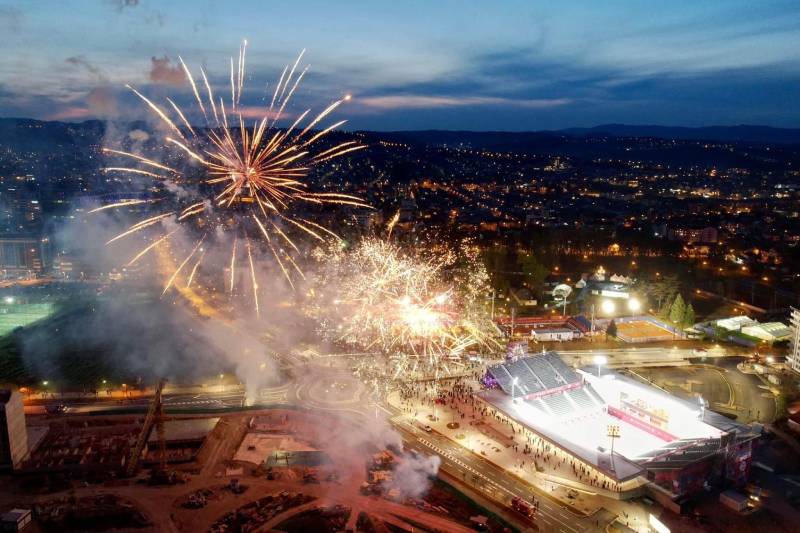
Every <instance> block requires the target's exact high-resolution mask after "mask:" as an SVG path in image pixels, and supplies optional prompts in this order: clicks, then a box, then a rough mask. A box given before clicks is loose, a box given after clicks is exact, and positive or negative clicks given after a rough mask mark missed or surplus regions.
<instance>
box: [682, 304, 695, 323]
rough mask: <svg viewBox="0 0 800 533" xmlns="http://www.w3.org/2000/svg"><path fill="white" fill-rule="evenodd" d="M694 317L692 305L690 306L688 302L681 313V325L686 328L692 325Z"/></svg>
mask: <svg viewBox="0 0 800 533" xmlns="http://www.w3.org/2000/svg"><path fill="white" fill-rule="evenodd" d="M695 319H696V317H695V314H694V307H692V304H689V305H687V306H686V311H684V313H683V327H685V328H688V327H691V326H693V325H694V321H695Z"/></svg>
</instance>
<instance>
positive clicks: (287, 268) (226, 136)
mask: <svg viewBox="0 0 800 533" xmlns="http://www.w3.org/2000/svg"><path fill="white" fill-rule="evenodd" d="M246 46H247V42H246V41H245V42H243V44H242V46H241V47H240V49H239V55H238V60H237V61H234V59H233V58H231V70H230V95H229V96H226V97H225V98H223V97H217V96H216V95H215V94H214V91H213V90H212V87H211V84H210V83H209V80H208V76H207V75H206V72H205V71H204V70H203V69H200V79H201V80H202V84H203V86H204V88H205V93H206V94H205V95H204V96H201V90H200V89H199V88H198V82H197V81H196V80H195V77H194V76H193V74H192V72H191V70H190V69H189V67H188V66H187V65H186V63H185V62H184V61H183V59H182V58H180V63H181V66H182V68H183V71H184V73H185V75H186V79H187V81H188V84H189V86H190V88H191V92H192V95H193V97H194V102H195V103H196V105H197V109H196V110H195V112H196V114H197V116H200V115H202V117H203V119H204V120H205V127H203V128H199V127H197V126H192V124H191V123H190V122H189V120H188V119H187V115H186V113H184V111H183V110H182V109H181V108H180V107H179V106H178V105H177V104H176V103H175V102H174V101H173V100H171V99H170V98H167V99H166V101H167V104H168V107H167V106H160V105H158V104H157V103H155V102H153V101H152V100H150V99H149V98H147V97H146V96H145V95H144V94H142V93H140V92H139V91H138V90H136V89H135V88H133V87H131V86H128V88H129V89H130V90H131V91H133V93H134V94H136V95H137V96H138V97H139V98H140V99H141V100H142V101H143V102H144V103H145V104H146V106H147V107H148V108H149V109H150V110H151V111H152V112H153V113H154V114H155V115H156V116H157V117H158V118H159V120H160V121H161V122H162V123H163V124H164V125H165V126H166V128H167V129H168V131H169V134H168V135H167V136H166V137H165V139H164V146H163V147H162V148H163V149H165V150H166V152H168V153H169V154H174V156H175V159H176V160H177V162H178V164H174V163H173V160H172V159H170V160H169V164H168V163H167V162H164V161H159V160H156V159H155V158H150V157H145V156H144V155H140V154H135V153H131V152H125V151H121V150H110V149H106V150H104V151H105V152H106V153H107V154H108V155H109V156H113V157H116V158H118V159H121V160H124V161H126V162H127V163H128V164H127V165H120V166H108V167H106V168H105V169H104V171H105V172H107V173H127V174H135V175H139V176H145V177H147V178H152V179H154V180H156V181H157V182H160V183H164V184H166V183H169V184H172V185H177V186H178V187H180V188H182V189H184V190H190V191H191V192H190V194H188V198H187V199H185V200H179V201H178V205H177V206H176V203H175V201H163V205H165V206H167V207H166V208H165V210H164V211H163V212H161V213H160V214H158V215H155V216H150V217H148V218H145V219H144V220H141V221H139V222H137V223H135V224H133V225H132V226H131V227H129V228H127V229H126V230H125V231H123V232H122V233H120V234H119V235H117V236H115V237H113V238H112V239H110V240H109V241H108V243H107V244H111V243H113V242H115V241H117V240H119V239H122V238H125V237H128V236H130V235H133V234H136V233H138V232H140V231H143V230H145V229H147V228H153V227H155V226H159V227H161V226H162V225H164V224H169V223H171V222H172V223H177V224H179V225H184V226H191V228H192V232H191V233H192V234H194V235H196V236H197V235H200V236H199V237H195V238H193V244H191V245H190V246H189V249H190V252H189V253H188V255H186V256H185V258H183V259H182V260H181V261H180V262H179V264H178V266H177V268H176V269H175V270H174V272H172V273H171V275H170V276H169V277H168V280H167V282H166V284H165V286H164V292H165V293H166V292H167V291H168V290H169V289H170V287H172V286H174V284H175V283H176V281H177V280H178V278H179V277H180V276H181V275H184V277H186V279H187V281H186V286H187V287H188V286H191V284H192V282H193V281H194V279H195V278H196V274H197V273H198V270H200V271H202V270H203V267H204V264H203V260H204V258H206V257H209V254H207V253H206V252H207V250H208V248H209V247H211V246H222V247H227V249H228V250H229V251H230V252H229V253H230V279H229V280H226V283H225V284H226V285H229V287H230V291H231V292H233V289H234V286H235V281H236V278H235V269H236V264H237V260H238V254H240V253H242V252H243V251H244V252H246V258H245V259H244V260H243V264H246V268H249V270H250V276H249V278H250V284H251V285H252V294H253V297H252V300H253V302H254V308H255V310H256V313H257V314H258V312H259V307H258V284H257V281H256V269H255V265H254V260H253V255H254V253H256V251H257V250H256V248H257V245H256V241H255V240H254V237H255V236H258V237H259V239H258V243H259V244H260V245H261V246H263V248H265V249H266V250H268V253H269V254H271V255H272V257H274V259H275V262H276V263H277V265H278V267H279V268H280V270H281V272H283V274H284V276H285V277H286V279H287V280H288V282H289V283H290V284H292V286H293V282H292V274H291V272H292V271H294V272H295V273H296V274H297V275H299V276H303V273H302V271H301V269H300V268H299V266H298V265H297V262H296V261H295V259H294V258H293V257H292V255H293V254H296V253H298V252H299V247H298V246H297V244H296V243H295V240H294V239H293V234H302V235H305V236H309V237H311V238H312V239H314V240H316V241H319V242H323V243H324V242H328V241H329V240H330V239H331V238H337V237H336V234H335V233H334V232H332V231H331V230H329V229H328V228H326V227H324V226H323V225H321V224H319V223H317V222H314V221H312V220H309V217H308V216H307V215H302V214H300V211H301V210H299V209H297V206H298V205H303V204H304V205H306V206H308V207H313V206H320V205H325V204H338V205H346V206H355V207H369V206H367V205H366V204H365V203H363V202H362V201H361V200H360V199H359V198H357V197H355V196H351V195H348V194H341V193H328V192H314V191H312V190H310V189H309V186H308V183H307V182H306V181H304V179H305V178H306V177H307V175H308V172H309V171H310V170H311V168H312V167H314V166H315V165H319V164H321V163H324V162H326V161H329V160H331V159H334V158H336V157H339V156H342V155H344V154H347V153H351V152H354V151H356V150H360V149H362V148H364V146H363V145H361V144H359V143H358V142H357V141H353V140H350V141H345V142H341V143H338V144H334V145H332V146H331V145H327V144H326V145H324V146H323V147H322V148H318V146H320V144H321V143H320V141H321V140H322V139H323V138H325V137H326V136H327V135H328V134H329V133H330V132H331V131H333V130H335V129H337V128H339V127H341V126H342V125H343V124H344V123H345V122H346V121H344V120H342V121H339V122H335V123H333V124H330V125H327V126H324V127H320V123H321V122H322V121H324V120H325V119H326V118H327V117H328V116H329V115H330V114H331V113H333V111H335V110H336V109H337V108H338V107H339V106H340V105H341V104H342V103H344V102H345V101H347V100H349V99H350V96H349V95H347V96H344V97H343V98H341V99H339V100H336V101H335V102H333V103H332V104H330V105H329V106H328V107H326V108H325V109H324V110H323V111H322V112H321V113H319V114H317V115H316V116H313V115H310V110H306V111H304V112H303V113H300V114H299V115H298V116H297V117H296V119H295V120H294V122H293V123H291V125H289V126H288V127H286V128H278V127H277V124H278V122H279V121H280V120H281V119H282V118H284V115H285V113H286V109H287V104H288V103H289V101H290V100H291V98H292V95H294V93H295V91H296V90H297V87H298V85H299V84H300V81H301V80H302V79H303V77H304V75H305V73H306V71H307V69H308V67H305V68H304V69H302V70H300V69H299V68H298V67H299V65H300V63H301V60H302V58H303V55H304V52H305V51H303V52H301V53H300V55H299V56H298V58H297V60H296V61H295V62H294V64H293V65H292V66H291V67H289V66H288V65H287V66H286V68H284V70H283V72H282V74H281V76H280V78H279V80H278V83H277V85H276V86H275V88H274V90H273V91H272V97H271V100H270V102H269V105H268V106H267V105H265V106H264V107H263V108H262V109H261V111H260V112H259V115H260V118H258V119H256V120H254V121H253V123H252V124H248V123H246V116H250V115H251V113H252V108H247V109H245V108H243V107H242V105H241V97H242V93H243V90H244V83H245V78H246V72H245V58H246ZM226 100H227V104H226ZM310 116H313V118H311V119H310V120H306V119H307V117H310ZM184 169H185V170H184ZM159 200H166V198H165V199H155V200H126V201H123V202H119V203H116V204H111V205H106V206H102V207H100V208H98V209H96V210H95V211H101V210H105V209H113V208H119V207H127V206H131V205H137V204H144V203H150V202H154V201H159ZM173 200H174V199H173ZM172 225H173V226H174V224H172ZM187 229H188V228H187ZM173 235H175V230H173V231H169V232H165V233H163V234H162V235H160V236H156V237H155V238H154V240H153V242H152V243H150V244H148V245H147V246H146V247H144V248H143V249H142V250H141V251H139V252H138V253H136V254H135V256H134V257H133V259H132V260H131V261H130V262H129V263H128V264H129V265H130V264H132V263H135V262H136V261H138V260H139V259H141V258H142V257H144V256H145V255H146V254H147V253H148V252H149V251H150V250H152V249H153V248H155V247H156V246H158V245H160V244H167V243H169V241H170V239H171V238H172V237H173ZM239 241H242V242H243V243H244V246H241V245H240V243H239ZM237 245H238V246H237ZM184 270H186V271H188V272H189V273H188V276H186V275H185V273H184ZM227 281H229V283H227Z"/></svg>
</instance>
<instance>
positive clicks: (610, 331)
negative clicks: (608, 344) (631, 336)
mask: <svg viewBox="0 0 800 533" xmlns="http://www.w3.org/2000/svg"><path fill="white" fill-rule="evenodd" d="M606 337H613V338H616V337H617V324H616V323H615V322H614V319H613V318H612V319H611V322H609V323H608V326H606Z"/></svg>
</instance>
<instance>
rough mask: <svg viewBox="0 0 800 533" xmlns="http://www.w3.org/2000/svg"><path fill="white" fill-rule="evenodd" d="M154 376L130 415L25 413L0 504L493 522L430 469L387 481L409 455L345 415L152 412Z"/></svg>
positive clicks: (47, 520) (250, 521)
mask: <svg viewBox="0 0 800 533" xmlns="http://www.w3.org/2000/svg"><path fill="white" fill-rule="evenodd" d="M163 386H164V384H163V382H162V383H161V384H160V385H159V386H158V388H157V390H156V393H155V394H154V396H153V398H152V400H151V401H150V402H149V405H147V410H146V412H144V413H141V412H140V413H138V414H103V415H75V416H71V415H69V414H47V415H42V416H32V417H29V419H28V420H27V426H28V433H29V435H30V437H31V439H30V440H31V444H30V449H29V454H28V456H27V458H26V459H25V460H24V461H23V462H22V463H21V464H20V465H19V467H18V468H15V469H14V471H13V473H12V474H9V475H7V476H5V475H4V476H3V477H2V482H3V483H4V485H6V486H11V487H13V488H12V490H8V491H2V494H0V510H3V511H5V510H7V509H8V510H11V509H14V510H26V511H27V510H29V511H30V516H31V517H32V522H31V526H30V527H29V528H27V527H26V530H30V531H37V530H38V531H86V530H92V531H106V530H119V529H125V530H134V529H135V530H141V531H219V532H222V531H253V530H265V531H287V532H291V531H320V532H325V531H331V532H333V531H376V532H379V531H409V532H410V531H455V532H458V531H474V530H475V526H476V524H478V523H479V524H482V527H485V528H486V529H485V530H490V531H503V530H504V527H505V526H504V525H503V524H501V523H500V522H498V521H497V520H496V519H494V518H490V517H487V516H484V515H483V514H482V512H481V509H478V508H475V507H473V506H470V505H469V504H468V503H466V502H469V500H466V499H463V498H461V499H459V498H456V497H455V496H454V495H453V492H452V491H448V490H446V489H445V488H443V486H442V484H441V483H440V482H438V481H436V480H435V479H434V476H435V474H434V476H431V478H430V479H428V480H423V482H424V483H426V484H427V483H430V484H431V485H432V486H431V490H430V491H429V492H428V493H427V494H425V495H424V496H422V495H420V494H416V493H415V494H410V493H407V492H406V489H405V488H404V486H403V483H399V482H398V483H395V481H394V479H393V478H394V476H395V475H396V473H397V475H398V476H402V473H401V472H402V471H403V470H404V466H403V465H404V463H405V462H407V461H410V462H414V461H417V460H418V457H417V455H416V454H415V453H413V452H409V451H406V450H403V449H402V446H401V447H396V446H390V447H389V449H386V448H380V447H377V446H376V445H375V444H374V443H373V442H369V441H366V440H365V441H358V442H348V437H347V436H348V435H356V434H357V432H358V429H359V428H358V421H352V420H349V419H346V418H341V419H339V418H338V417H335V416H331V415H329V414H325V413H319V412H316V411H315V410H311V409H300V408H298V409H294V408H290V407H287V408H280V409H258V410H251V411H227V412H225V413H218V414H214V415H213V416H208V415H202V414H180V415H178V414H165V407H164V404H163V402H162V396H161V393H162V390H163ZM322 428H325V429H324V430H323V429H322ZM362 429H363V428H362Z"/></svg>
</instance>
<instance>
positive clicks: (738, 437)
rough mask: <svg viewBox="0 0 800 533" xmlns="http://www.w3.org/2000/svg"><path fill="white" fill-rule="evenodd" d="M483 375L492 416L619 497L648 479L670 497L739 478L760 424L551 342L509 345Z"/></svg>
mask: <svg viewBox="0 0 800 533" xmlns="http://www.w3.org/2000/svg"><path fill="white" fill-rule="evenodd" d="M515 352H516V353H518V352H519V351H515ZM484 384H485V385H486V390H484V391H482V392H481V393H479V394H478V398H479V399H480V400H481V401H482V402H484V403H485V404H486V406H487V407H488V408H489V409H491V410H492V411H493V412H494V413H495V414H496V416H498V417H503V418H505V419H506V421H507V422H509V423H510V424H511V425H512V427H516V428H517V429H518V430H522V429H524V430H527V431H528V432H530V433H532V434H533V435H535V436H536V438H540V439H543V440H544V441H546V442H547V443H549V445H550V446H552V447H554V448H556V449H558V450H559V452H560V453H563V454H566V456H568V457H569V458H570V461H571V462H575V464H580V465H581V467H582V468H584V469H586V470H587V471H591V472H592V482H593V484H594V487H593V488H594V489H595V490H596V488H597V487H600V488H601V489H605V490H606V491H607V492H608V493H610V494H613V495H616V497H619V498H626V497H633V496H636V495H639V494H641V493H642V492H643V490H642V489H643V488H645V487H647V488H648V489H649V490H648V492H651V493H652V492H654V491H655V492H656V493H657V494H656V496H659V499H660V500H663V499H664V498H667V499H669V500H671V501H676V500H679V499H680V498H682V497H685V496H687V495H689V494H692V493H694V492H696V491H698V490H700V489H702V488H703V487H704V485H705V484H707V483H710V484H712V485H713V484H716V485H720V486H721V485H731V484H733V485H741V484H744V483H746V481H747V477H748V475H749V471H750V463H751V458H752V451H753V446H754V444H755V442H756V440H757V438H758V434H757V433H755V432H754V431H753V430H752V429H751V428H750V427H749V426H746V425H742V424H739V423H736V422H734V421H732V420H730V419H728V418H727V417H724V416H722V415H718V414H716V413H713V412H711V411H709V410H707V409H706V408H705V406H704V405H703V404H702V403H701V401H698V402H697V403H693V402H688V401H686V400H682V399H680V398H677V397H675V396H672V395H670V394H668V393H665V392H664V391H662V390H660V389H657V388H655V387H652V386H649V385H646V384H643V383H640V382H638V381H635V380H633V379H631V378H628V377H626V376H623V375H621V374H619V373H616V372H612V371H610V370H608V369H606V368H602V367H595V368H593V369H592V368H587V369H573V368H571V367H570V366H568V365H567V364H566V363H564V362H563V361H562V360H561V358H560V357H559V356H558V354H557V353H555V352H546V353H542V354H538V355H532V356H531V355H525V356H519V355H516V356H515V355H510V356H509V357H508V359H507V361H506V362H505V363H503V364H499V365H494V366H491V367H489V368H488V370H487V373H486V376H485V377H484ZM612 450H613V453H612Z"/></svg>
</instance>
